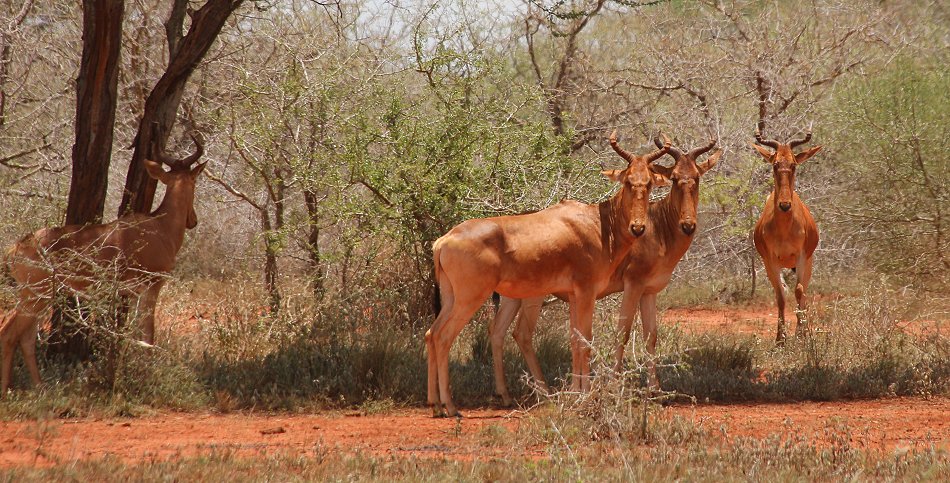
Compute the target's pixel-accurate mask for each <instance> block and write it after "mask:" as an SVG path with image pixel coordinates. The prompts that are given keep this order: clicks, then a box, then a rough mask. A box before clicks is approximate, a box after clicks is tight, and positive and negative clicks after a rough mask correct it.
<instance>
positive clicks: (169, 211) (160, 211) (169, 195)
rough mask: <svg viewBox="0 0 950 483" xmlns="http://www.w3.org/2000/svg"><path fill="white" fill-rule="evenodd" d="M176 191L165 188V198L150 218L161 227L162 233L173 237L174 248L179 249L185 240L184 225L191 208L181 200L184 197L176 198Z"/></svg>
mask: <svg viewBox="0 0 950 483" xmlns="http://www.w3.org/2000/svg"><path fill="white" fill-rule="evenodd" d="M176 188H177V187H176ZM177 191H178V189H173V188H171V187H168V188H166V189H165V197H164V198H162V202H161V204H159V205H158V208H156V209H155V211H153V212H152V213H151V214H150V216H152V217H153V218H154V219H155V223H157V224H158V225H160V226H161V227H162V233H163V234H164V235H167V236H171V237H174V238H173V239H174V241H175V243H176V246H179V247H180V246H181V244H182V243H183V242H184V239H185V225H186V222H187V219H188V211H189V210H190V209H191V207H190V206H188V204H187V203H185V201H184V200H182V199H181V198H184V197H182V196H176V195H177V194H178V193H177Z"/></svg>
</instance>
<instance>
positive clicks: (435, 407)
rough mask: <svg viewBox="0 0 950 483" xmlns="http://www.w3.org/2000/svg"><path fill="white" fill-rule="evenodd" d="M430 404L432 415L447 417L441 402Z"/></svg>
mask: <svg viewBox="0 0 950 483" xmlns="http://www.w3.org/2000/svg"><path fill="white" fill-rule="evenodd" d="M430 406H431V407H432V417H433V418H444V417H445V411H443V410H442V405H441V404H432V405H430Z"/></svg>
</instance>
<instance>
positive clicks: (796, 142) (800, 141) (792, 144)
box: [788, 123, 811, 148]
mask: <svg viewBox="0 0 950 483" xmlns="http://www.w3.org/2000/svg"><path fill="white" fill-rule="evenodd" d="M810 140H811V123H809V124H808V129H807V130H806V131H805V137H804V138H802V139H793V140H790V141H789V142H788V147H789V148H794V147H795V146H798V145H799V144H805V143H807V142H808V141H810Z"/></svg>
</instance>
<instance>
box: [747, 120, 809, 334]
mask: <svg viewBox="0 0 950 483" xmlns="http://www.w3.org/2000/svg"><path fill="white" fill-rule="evenodd" d="M810 139H811V128H809V129H808V131H807V132H806V134H805V137H804V138H802V139H799V140H792V141H789V142H788V143H787V144H782V143H779V142H778V141H775V140H769V139H762V134H761V132H760V131H759V130H758V129H756V131H755V140H756V143H757V144H756V143H753V144H752V147H753V148H755V150H756V151H758V152H759V154H761V155H762V157H763V158H765V160H766V161H767V162H768V163H769V164H771V165H772V177H773V179H774V180H775V186H774V187H773V188H772V193H770V194H769V197H768V199H767V200H766V201H765V209H764V210H763V211H762V216H761V217H759V221H758V222H757V223H756V224H755V229H754V231H753V232H752V241H753V242H754V243H755V249H756V251H758V252H759V256H761V257H762V262H763V263H764V264H765V273H766V274H767V275H768V277H769V282H771V283H772V288H773V289H774V290H775V303H776V305H778V330H777V331H776V334H775V340H776V342H778V343H779V344H782V343H783V342H784V341H785V282H784V281H783V280H782V278H781V276H782V274H781V270H782V269H783V268H791V269H792V270H794V271H795V273H796V274H797V276H798V283H797V284H796V285H795V299H796V301H797V302H798V310H799V312H797V313H796V319H797V322H798V325H799V330H801V329H804V327H802V326H801V324H802V322H803V320H802V317H801V312H802V311H804V310H805V290H807V289H808V281H809V280H810V279H811V268H812V261H813V259H814V257H813V256H814V253H815V248H816V247H817V246H818V226H817V225H816V224H815V219H814V218H812V216H811V213H810V212H809V211H808V207H806V206H805V203H803V202H802V199H801V198H799V197H798V193H796V192H795V169H796V168H797V167H798V165H800V164H802V163H804V162H805V160H807V159H808V158H810V157H812V156H814V155H815V154H816V153H818V151H821V146H815V147H813V148H810V149H806V150H805V151H802V152H800V153H798V154H795V153H793V152H792V149H794V148H795V147H796V146H799V145H801V144H804V143H807V142H808V141H809V140H810ZM766 146H767V147H769V148H772V149H774V151H770V150H769V149H767V148H766Z"/></svg>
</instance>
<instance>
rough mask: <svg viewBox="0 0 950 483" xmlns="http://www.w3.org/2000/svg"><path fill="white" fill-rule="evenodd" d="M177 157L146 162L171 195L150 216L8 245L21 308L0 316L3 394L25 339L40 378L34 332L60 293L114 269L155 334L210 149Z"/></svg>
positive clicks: (146, 337) (84, 286)
mask: <svg viewBox="0 0 950 483" xmlns="http://www.w3.org/2000/svg"><path fill="white" fill-rule="evenodd" d="M194 141H195V144H196V146H197V150H196V151H195V153H194V154H192V155H191V156H189V157H187V158H185V159H181V160H177V159H173V158H171V157H168V156H167V155H165V154H163V153H160V154H159V156H157V157H158V158H159V160H160V161H161V163H163V164H167V165H168V166H169V170H168V171H166V170H165V169H164V168H163V167H162V164H160V163H158V162H155V161H150V160H146V161H145V168H146V170H147V171H148V174H149V176H151V177H153V178H155V179H157V180H158V181H160V182H162V183H163V184H165V185H166V188H165V197H164V199H163V200H162V203H161V205H159V207H158V209H156V210H155V211H153V212H152V213H151V214H148V215H146V214H144V213H132V214H128V215H125V216H122V217H120V218H119V219H117V220H115V221H113V222H111V223H105V224H99V225H65V226H60V227H54V228H42V229H40V230H38V231H36V232H34V233H31V234H29V235H26V236H25V237H23V238H21V239H20V240H19V241H18V242H16V243H15V244H13V246H12V247H10V248H9V250H7V253H6V257H5V259H4V263H5V266H6V267H5V268H6V270H7V271H8V272H9V273H10V275H11V277H12V278H13V280H14V282H15V284H16V287H17V305H16V307H15V308H14V309H12V310H10V311H9V312H7V314H6V315H5V316H4V317H3V319H2V320H0V350H2V352H3V361H2V367H0V370H2V373H0V376H2V377H0V397H2V396H3V394H5V393H6V391H7V389H8V388H9V385H10V373H11V370H12V366H13V351H14V349H15V348H16V346H17V344H19V346H20V349H21V350H22V352H23V358H24V360H25V362H26V365H27V368H28V370H29V372H30V377H31V379H32V380H33V383H34V384H39V383H40V374H39V370H38V369H37V365H36V332H37V329H38V326H39V324H40V323H42V322H44V321H46V320H47V319H48V318H49V317H50V315H51V313H52V304H53V300H54V297H55V295H56V293H57V292H58V291H60V290H65V291H68V292H71V293H76V294H87V293H88V292H89V291H90V290H92V288H93V286H94V285H95V284H96V283H97V282H100V281H101V276H102V275H103V273H104V272H105V273H109V275H110V276H113V277H115V279H116V280H117V281H119V282H120V295H121V296H123V297H135V298H137V299H138V307H139V313H140V314H142V315H141V320H140V324H141V330H142V339H143V341H144V342H145V343H147V344H152V343H153V342H154V339H155V303H156V301H157V299H158V294H159V291H161V289H162V285H163V284H164V283H165V279H166V277H167V275H168V273H169V272H171V270H172V269H173V268H174V267H175V257H176V256H177V254H178V250H179V249H181V246H182V243H183V242H184V238H185V230H186V229H189V228H194V227H195V226H196V225H197V224H198V218H197V216H196V215H195V208H194V197H195V181H196V179H197V178H198V175H199V174H200V173H201V171H202V170H203V169H204V167H205V164H204V163H202V164H199V165H197V166H193V165H194V164H195V162H196V161H197V160H198V158H200V157H201V155H202V153H203V152H204V149H203V147H202V145H201V142H200V141H199V140H198V139H197V138H195V139H194Z"/></svg>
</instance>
